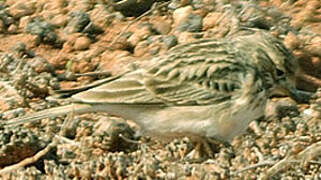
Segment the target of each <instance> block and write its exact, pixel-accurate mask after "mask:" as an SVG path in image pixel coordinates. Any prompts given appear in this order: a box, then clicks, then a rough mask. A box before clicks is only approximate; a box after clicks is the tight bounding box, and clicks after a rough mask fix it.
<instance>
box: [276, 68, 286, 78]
mask: <svg viewBox="0 0 321 180" xmlns="http://www.w3.org/2000/svg"><path fill="white" fill-rule="evenodd" d="M284 74H285V73H284V72H283V71H282V70H280V69H276V75H277V76H278V77H282V76H284Z"/></svg>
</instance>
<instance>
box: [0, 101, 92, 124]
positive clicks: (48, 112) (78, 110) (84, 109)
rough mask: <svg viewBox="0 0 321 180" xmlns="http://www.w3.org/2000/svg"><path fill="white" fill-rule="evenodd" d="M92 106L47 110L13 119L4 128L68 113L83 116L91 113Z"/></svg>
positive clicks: (72, 106)
mask: <svg viewBox="0 0 321 180" xmlns="http://www.w3.org/2000/svg"><path fill="white" fill-rule="evenodd" d="M90 109H91V105H89V104H70V105H66V106H60V107H55V108H50V109H45V110H42V111H39V112H36V113H33V114H30V115H25V116H22V117H18V118H14V119H11V120H10V121H7V122H3V123H2V125H4V126H17V125H20V124H24V123H27V122H34V121H37V120H41V119H44V118H48V117H57V116H60V115H65V114H68V113H75V114H83V113H86V112H89V111H90Z"/></svg>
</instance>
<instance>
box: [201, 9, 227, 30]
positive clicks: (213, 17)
mask: <svg viewBox="0 0 321 180" xmlns="http://www.w3.org/2000/svg"><path fill="white" fill-rule="evenodd" d="M222 15H223V14H222V13H220V12H212V13H208V14H207V16H205V17H204V20H203V30H208V29H211V28H213V27H214V26H215V25H216V24H217V23H218V20H219V19H220V17H222Z"/></svg>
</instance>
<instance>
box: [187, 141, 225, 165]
mask: <svg viewBox="0 0 321 180" xmlns="http://www.w3.org/2000/svg"><path fill="white" fill-rule="evenodd" d="M192 141H193V142H194V144H195V148H194V150H192V151H191V152H190V153H188V154H187V156H186V159H191V160H203V159H207V158H214V153H215V152H216V151H217V147H218V146H219V144H221V142H218V141H214V140H212V139H208V138H202V137H192ZM213 146H215V149H214V148H213Z"/></svg>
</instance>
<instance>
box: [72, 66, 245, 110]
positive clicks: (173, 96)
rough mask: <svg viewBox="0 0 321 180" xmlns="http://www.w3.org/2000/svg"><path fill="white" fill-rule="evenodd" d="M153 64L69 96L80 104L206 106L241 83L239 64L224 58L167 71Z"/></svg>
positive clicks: (226, 95)
mask: <svg viewBox="0 0 321 180" xmlns="http://www.w3.org/2000/svg"><path fill="white" fill-rule="evenodd" d="M155 67H156V66H155ZM155 67H154V68H150V69H149V70H137V71H134V72H131V73H128V74H126V75H124V76H122V77H120V78H118V79H115V80H113V81H111V82H107V83H105V84H102V85H100V86H98V87H95V88H92V89H89V90H87V91H84V92H80V93H78V94H75V95H73V96H72V99H73V100H74V101H75V102H83V103H108V104H137V105H138V104H140V105H148V104H149V105H165V106H166V105H181V106H188V105H197V104H198V105H207V104H212V103H214V102H218V101H224V100H226V99H230V98H231V96H232V95H233V94H235V93H236V92H237V91H238V90H239V89H240V88H241V86H242V84H241V82H240V77H239V76H240V73H239V71H240V69H239V67H238V66H234V65H233V64H231V63H227V62H224V61H222V62H221V63H218V62H216V63H215V64H211V63H207V62H201V65H200V64H198V65H196V64H193V65H191V66H189V65H187V66H184V68H179V67H177V68H169V69H170V70H166V67H165V66H164V67H165V68H156V69H155Z"/></svg>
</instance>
